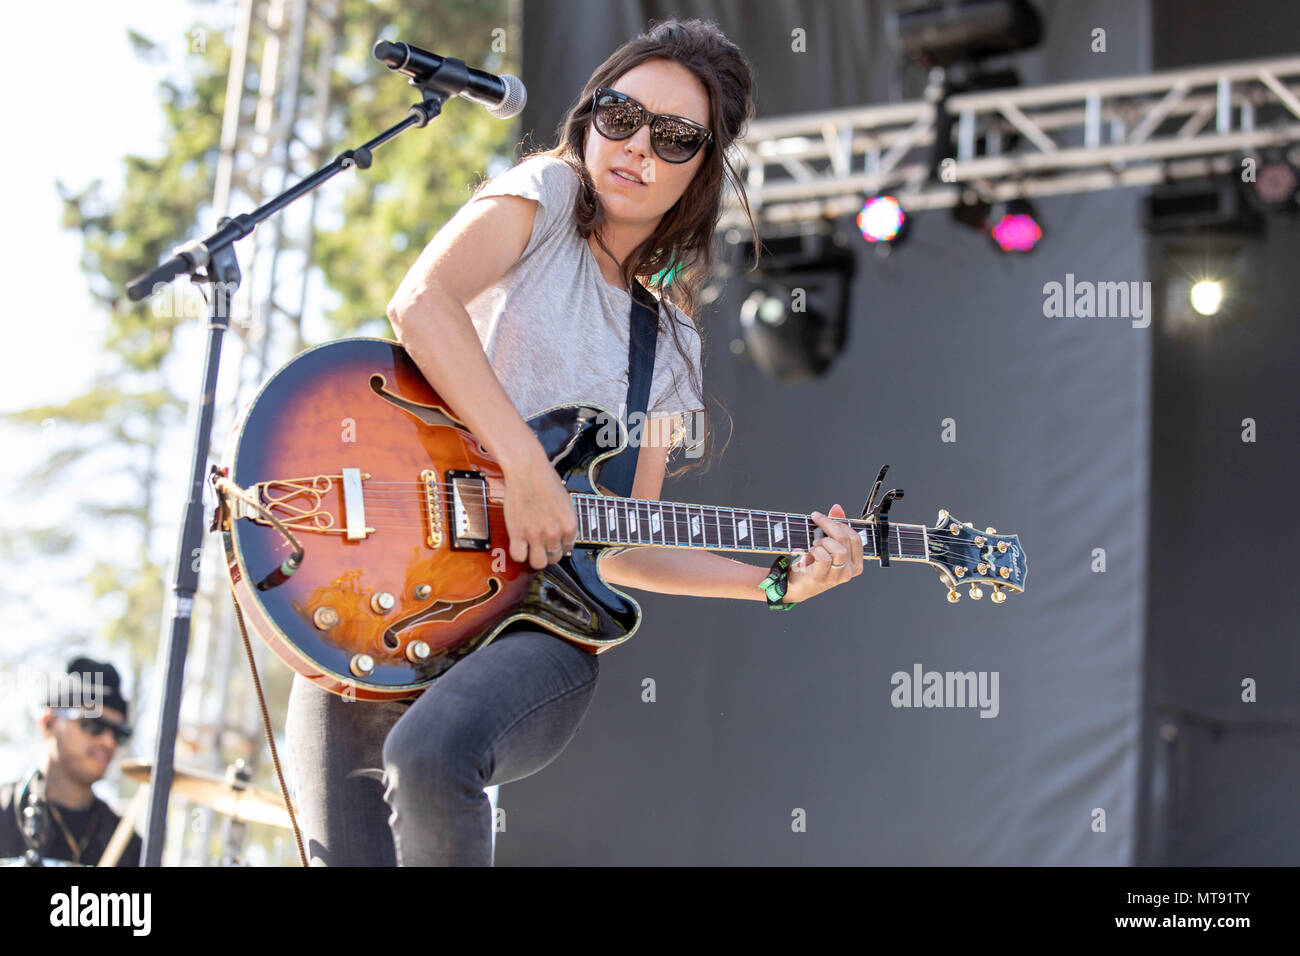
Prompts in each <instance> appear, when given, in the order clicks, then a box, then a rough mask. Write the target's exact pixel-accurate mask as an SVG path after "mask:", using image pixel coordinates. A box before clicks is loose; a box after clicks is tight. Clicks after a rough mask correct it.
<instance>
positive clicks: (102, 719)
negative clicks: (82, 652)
mask: <svg viewBox="0 0 1300 956" xmlns="http://www.w3.org/2000/svg"><path fill="white" fill-rule="evenodd" d="M45 704H46V706H45V707H44V709H43V710H42V712H41V716H40V729H41V744H42V753H41V757H40V761H39V765H38V766H37V767H36V768H35V769H33V770H32V771H30V772H29V773H26V774H24V775H23V777H22V779H20V780H18V781H16V782H14V783H9V784H5V785H3V786H0V857H4V858H8V857H20V856H23V855H24V854H25V853H27V852H28V850H29V849H31V850H35V851H36V852H37V853H38V854H39V855H40V856H41V857H42V858H43V859H51V860H65V861H68V862H71V863H80V864H83V865H86V866H94V865H97V864H98V863H99V860H100V857H101V856H102V855H103V853H104V849H105V848H106V847H107V845H108V842H109V840H110V838H111V837H112V836H113V831H114V830H116V828H117V825H118V822H119V820H120V819H121V818H120V817H118V815H117V814H115V813H114V812H113V811H112V810H111V809H109V806H108V804H106V803H105V802H104V801H103V800H101V799H99V797H97V796H95V793H94V791H93V790H92V789H91V785H92V784H94V783H95V782H96V781H98V780H100V779H102V778H103V776H104V774H105V773H106V772H107V771H108V765H109V764H110V763H111V762H112V760H113V757H114V756H115V755H116V753H117V747H118V745H119V744H121V743H123V742H125V741H126V739H127V738H128V737H130V735H131V729H130V727H128V726H127V723H126V718H127V703H126V699H125V698H124V697H123V696H122V683H121V678H120V677H119V676H118V673H117V669H116V668H114V667H113V665H112V664H106V663H102V662H100V661H95V660H91V659H90V658H88V657H78V658H75V659H73V660H72V661H71V662H70V663H69V664H68V677H67V679H66V680H65V681H64V682H63V683H62V684H61V685H60V686H59V687H58V689H57V690H56V689H51V690H50V691H49V692H48V693H47V695H46V698H45ZM67 704H72V705H73V706H65V705H67ZM140 847H141V840H140V837H139V836H137V835H135V834H132V835H131V839H130V842H129V843H127V846H126V849H125V850H124V851H123V852H122V856H121V858H120V859H119V860H118V862H117V865H118V866H139V865H140Z"/></svg>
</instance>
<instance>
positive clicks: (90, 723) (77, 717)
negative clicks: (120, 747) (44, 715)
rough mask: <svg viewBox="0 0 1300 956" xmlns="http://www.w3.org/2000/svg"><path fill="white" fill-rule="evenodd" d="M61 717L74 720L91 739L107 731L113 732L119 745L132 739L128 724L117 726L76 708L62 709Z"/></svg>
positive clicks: (60, 711)
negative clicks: (89, 715)
mask: <svg viewBox="0 0 1300 956" xmlns="http://www.w3.org/2000/svg"><path fill="white" fill-rule="evenodd" d="M58 713H59V715H60V716H62V717H66V718H68V719H69V720H74V721H76V723H77V726H78V727H80V728H81V729H82V731H83V732H84V733H86V734H88V735H89V736H91V737H98V736H99V735H100V734H102V733H103V732H104V731H106V730H111V731H112V732H113V739H114V740H115V741H117V742H118V743H119V744H121V743H126V741H127V740H129V739H130V737H131V728H130V727H128V726H126V724H115V723H113V722H112V721H111V720H105V719H104V718H103V717H88V716H86V715H85V714H83V713H82V712H81V711H79V710H77V709H75V708H67V707H65V708H60V710H59V711H58Z"/></svg>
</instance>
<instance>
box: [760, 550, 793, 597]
mask: <svg viewBox="0 0 1300 956" xmlns="http://www.w3.org/2000/svg"><path fill="white" fill-rule="evenodd" d="M789 571H790V555H788V554H783V555H781V556H780V557H779V558H777V559H776V560H775V561H773V562H772V570H771V571H769V572H768V575H767V577H765V578H763V580H762V581H760V582H759V585H758V586H759V587H761V588H762V589H763V590H764V591H765V592H766V593H767V606H768V608H769V609H770V610H773V611H788V610H790V608H792V607H794V606H795V605H796V604H798V603H799V602H798V601H788V602H785V603H782V599H783V598H784V597H785V592H786V590H787V589H788V588H789V586H790V581H789Z"/></svg>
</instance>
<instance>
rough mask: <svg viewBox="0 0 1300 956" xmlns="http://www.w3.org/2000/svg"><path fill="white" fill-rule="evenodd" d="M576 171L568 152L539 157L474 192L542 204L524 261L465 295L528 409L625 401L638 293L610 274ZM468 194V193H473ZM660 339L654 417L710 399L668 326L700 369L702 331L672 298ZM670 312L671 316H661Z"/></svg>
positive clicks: (500, 374)
mask: <svg viewBox="0 0 1300 956" xmlns="http://www.w3.org/2000/svg"><path fill="white" fill-rule="evenodd" d="M579 185H580V180H579V178H578V174H577V172H576V171H575V170H574V169H572V168H571V167H570V166H569V165H568V164H567V163H565V162H564V161H563V160H560V159H556V158H554V157H551V156H534V157H532V158H530V159H526V160H524V161H523V162H521V163H519V164H518V165H516V166H514V167H513V168H511V169H508V170H506V171H505V172H504V173H501V174H500V175H499V176H497V177H496V178H495V179H493V180H491V181H490V182H488V183H486V184H485V185H484V186H483V187H482V188H481V189H480V190H479V191H478V192H477V193H475V195H474V197H473V199H481V198H483V197H486V196H523V197H525V198H527V199H534V200H536V201H537V203H538V207H537V215H536V217H535V218H534V220H533V232H532V235H531V236H530V237H529V239H528V245H527V246H526V247H525V248H524V251H523V254H522V255H521V256H520V257H519V260H518V261H517V262H516V263H515V264H514V265H513V266H511V268H510V270H509V271H508V272H507V273H506V274H505V275H504V276H502V277H501V279H500V280H499V281H498V282H497V283H496V284H495V285H494V286H493V287H491V288H489V289H487V290H485V291H484V292H483V293H482V294H481V295H479V296H477V297H475V298H474V299H472V300H471V301H470V302H468V303H467V304H466V309H467V310H468V312H469V315H470V318H471V319H472V320H473V322H474V328H475V329H476V330H477V332H478V336H479V340H480V341H481V342H482V343H483V350H484V352H485V353H486V354H487V357H488V361H489V362H490V363H491V365H492V369H493V371H495V372H496V375H497V378H498V379H500V381H501V384H502V386H503V387H504V388H505V391H506V394H507V395H509V396H510V400H511V401H512V402H513V403H514V406H515V408H516V410H517V411H518V412H519V414H520V415H521V416H523V417H524V418H528V417H530V416H532V415H535V414H536V413H537V412H539V411H542V410H543V409H546V408H551V407H552V406H555V405H564V404H568V403H574V402H587V403H591V404H593V405H598V406H600V407H601V408H605V409H607V410H609V411H610V412H611V413H614V414H618V413H619V411H620V406H622V405H625V404H626V403H627V348H628V332H629V313H630V311H631V308H632V297H631V296H630V295H629V294H628V293H627V292H625V291H623V290H621V289H617V288H615V287H614V286H612V285H610V284H609V283H608V282H606V281H605V277H604V276H603V275H601V272H600V267H599V266H598V265H597V263H596V258H595V256H594V255H593V254H592V252H591V249H590V247H588V245H587V242H586V240H585V239H583V238H582V237H580V236H579V235H578V230H577V226H576V224H575V222H574V216H573V206H574V201H575V199H576V197H577V193H578V189H579ZM473 199H471V202H472V201H473ZM659 313H660V327H659V339H658V344H657V347H656V349H655V367H654V377H653V379H652V384H651V387H650V404H649V412H648V414H649V416H650V417H659V416H668V415H675V414H678V413H681V412H691V411H695V410H698V409H701V408H703V405H704V403H703V402H702V401H701V400H700V399H699V398H698V396H696V395H695V393H694V392H693V391H692V389H691V384H690V377H689V375H688V373H687V370H686V365H685V363H684V362H683V361H682V357H681V355H680V354H679V353H678V350H677V347H676V345H675V344H674V342H673V335H672V333H671V332H670V331H669V330H668V329H667V326H666V321H677V322H678V323H679V324H678V327H677V334H678V336H679V337H680V339H681V341H682V344H683V346H684V347H685V348H686V350H687V353H688V354H689V355H690V357H691V361H692V362H693V363H694V365H695V369H696V375H697V380H698V381H702V376H700V337H699V333H698V332H697V331H696V330H695V326H694V324H693V323H692V322H691V321H690V320H689V319H687V318H686V317H685V316H684V315H683V313H682V312H681V311H680V310H678V309H677V308H676V307H674V306H672V305H671V303H665V302H661V303H660V306H659ZM666 314H668V315H671V317H672V318H670V319H667V320H665V315H666Z"/></svg>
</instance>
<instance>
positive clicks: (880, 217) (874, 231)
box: [857, 196, 907, 243]
mask: <svg viewBox="0 0 1300 956" xmlns="http://www.w3.org/2000/svg"><path fill="white" fill-rule="evenodd" d="M857 221H858V231H859V232H861V233H862V238H863V239H865V240H867V242H873V243H874V242H894V241H895V240H896V239H898V238H899V235H900V233H901V232H902V231H903V226H905V225H906V224H907V216H906V214H904V212H903V207H902V206H900V205H899V204H898V200H897V199H895V198H894V197H893V196H872V197H871V198H870V199H868V200H867V201H866V202H864V203H863V204H862V211H861V212H859V213H858V220H857Z"/></svg>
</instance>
